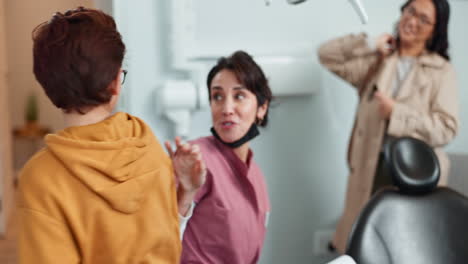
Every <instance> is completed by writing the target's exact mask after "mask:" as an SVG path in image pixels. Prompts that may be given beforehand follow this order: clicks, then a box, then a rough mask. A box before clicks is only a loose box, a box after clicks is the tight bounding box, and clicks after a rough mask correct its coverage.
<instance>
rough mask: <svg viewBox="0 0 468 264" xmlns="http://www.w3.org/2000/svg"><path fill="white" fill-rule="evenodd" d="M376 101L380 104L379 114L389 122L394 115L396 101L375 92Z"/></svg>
mask: <svg viewBox="0 0 468 264" xmlns="http://www.w3.org/2000/svg"><path fill="white" fill-rule="evenodd" d="M374 97H375V99H376V100H377V102H378V104H379V114H380V116H381V117H382V119H384V120H389V119H390V116H391V115H392V110H393V105H394V104H395V100H393V99H392V98H390V97H388V96H387V95H385V94H383V93H382V92H380V91H377V92H375V95H374Z"/></svg>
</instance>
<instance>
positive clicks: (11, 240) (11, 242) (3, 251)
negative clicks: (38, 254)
mask: <svg viewBox="0 0 468 264" xmlns="http://www.w3.org/2000/svg"><path fill="white" fill-rule="evenodd" d="M16 222H17V221H15V216H14V213H13V218H12V219H10V221H8V223H9V227H8V229H7V230H8V232H7V234H6V235H5V237H3V238H0V264H16V263H17V257H16V234H17V227H16Z"/></svg>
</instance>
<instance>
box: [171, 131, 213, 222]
mask: <svg viewBox="0 0 468 264" xmlns="http://www.w3.org/2000/svg"><path fill="white" fill-rule="evenodd" d="M175 144H176V149H175V151H173V150H172V147H171V144H170V142H169V141H166V142H165V143H164V145H165V146H166V149H167V151H168V152H169V156H170V157H171V159H172V165H173V167H174V173H175V176H176V178H177V181H178V187H177V201H178V203H179V213H180V214H181V215H185V214H186V213H187V211H188V209H189V208H190V204H191V203H192V201H193V199H194V198H195V195H196V194H197V191H198V190H199V189H200V187H201V186H203V184H204V183H205V181H206V167H205V163H204V162H203V159H202V155H201V152H200V148H199V147H198V145H191V144H189V143H182V140H181V139H180V138H179V137H176V138H175Z"/></svg>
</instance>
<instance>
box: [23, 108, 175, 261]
mask: <svg viewBox="0 0 468 264" xmlns="http://www.w3.org/2000/svg"><path fill="white" fill-rule="evenodd" d="M45 141H46V148H45V149H43V150H42V151H40V152H39V153H37V154H36V155H35V156H34V157H33V158H32V159H31V160H30V161H29V162H28V163H27V164H26V165H25V167H24V168H23V170H22V173H21V175H20V185H19V186H20V187H19V199H18V207H19V209H18V211H19V216H20V225H19V226H20V230H19V231H20V235H19V259H20V263H28V264H29V263H34V264H42V263H44V264H45V263H47V264H54V263H60V264H66V263H84V264H86V263H96V264H101V263H111V264H118V263H122V264H123V263H125V264H129V263H148V264H149V263H158V264H159V263H162V264H165V263H171V264H173V263H179V258H180V253H181V243H180V239H179V223H178V212H177V202H176V192H175V180H174V177H173V173H172V167H171V161H170V159H169V157H168V156H167V155H166V153H165V152H164V150H163V149H162V147H161V145H160V144H159V142H158V141H157V139H156V138H155V136H154V135H153V133H152V132H151V130H150V128H149V127H148V126H147V125H146V124H145V123H144V122H143V121H142V120H140V119H138V118H136V117H133V116H131V115H129V114H126V113H117V114H115V115H113V116H111V117H109V118H108V119H106V120H104V121H102V122H99V123H97V124H92V125H88V126H80V127H70V128H67V129H65V130H62V131H60V132H58V133H57V134H51V135H47V136H46V138H45Z"/></svg>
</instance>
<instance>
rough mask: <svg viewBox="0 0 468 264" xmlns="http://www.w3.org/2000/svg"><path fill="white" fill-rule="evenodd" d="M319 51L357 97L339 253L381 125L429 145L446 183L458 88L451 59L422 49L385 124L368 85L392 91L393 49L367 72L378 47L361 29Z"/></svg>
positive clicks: (366, 193)
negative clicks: (375, 68)
mask: <svg viewBox="0 0 468 264" xmlns="http://www.w3.org/2000/svg"><path fill="white" fill-rule="evenodd" d="M318 54H319V59H320V62H321V63H322V64H323V65H324V66H325V67H327V68H328V69H329V70H330V71H331V72H333V73H335V74H336V75H338V76H339V77H340V78H342V79H344V80H345V81H347V82H349V83H350V84H351V85H352V86H353V87H354V88H356V89H357V91H358V93H359V97H360V98H359V105H358V109H357V112H356V119H355V122H354V128H353V132H352V136H351V138H350V142H349V147H348V165H349V168H350V175H349V178H348V185H347V191H346V200H345V209H344V213H343V215H342V216H341V219H340V221H339V223H338V226H337V229H336V232H335V236H334V239H333V242H334V245H335V246H336V247H337V249H338V250H339V251H340V252H342V253H343V252H344V251H345V248H346V242H347V239H348V235H349V233H350V231H351V228H352V225H353V223H354V221H355V219H356V217H357V216H358V215H359V212H360V211H361V209H362V208H363V207H364V205H365V204H366V203H367V201H368V200H369V198H370V195H371V188H372V185H373V180H374V174H375V170H376V167H377V162H378V157H379V152H380V149H381V147H382V142H383V137H384V134H385V130H386V132H387V133H388V134H389V135H390V136H395V137H401V136H411V137H415V138H419V139H422V140H424V141H425V142H427V143H429V144H430V145H431V146H433V147H434V149H435V151H436V153H437V155H438V158H439V162H440V165H441V172H442V173H441V179H440V181H439V185H446V183H447V176H448V170H449V160H448V158H447V156H446V154H445V153H444V152H443V151H442V149H441V147H443V146H444V145H446V144H447V143H449V142H450V141H451V140H452V139H453V138H454V137H455V135H456V133H457V131H458V91H457V86H456V80H455V71H454V69H453V67H452V65H451V64H450V63H449V62H448V61H447V60H445V59H444V58H442V57H440V56H439V55H437V54H434V53H425V54H423V55H421V56H419V57H418V58H417V61H416V63H415V64H414V66H413V67H412V69H411V71H410V72H409V74H408V76H407V78H406V79H405V80H404V82H403V83H402V86H401V87H400V89H399V91H398V93H397V94H396V96H395V98H394V100H395V101H396V103H395V106H394V108H393V111H392V114H391V117H390V120H389V122H388V126H387V122H386V121H383V120H382V119H381V118H380V116H379V109H378V104H377V103H376V100H373V98H372V96H371V91H372V87H373V86H374V85H376V86H377V88H378V90H380V91H382V92H383V93H385V94H387V95H390V94H391V90H392V85H393V80H394V79H395V78H396V68H397V62H398V55H397V54H396V53H394V54H393V55H390V56H389V57H387V58H386V59H385V60H384V61H383V62H382V64H381V66H380V67H379V71H378V72H376V74H374V76H373V77H372V78H366V76H367V75H368V72H369V68H370V67H371V66H372V65H375V62H376V61H377V53H376V51H375V50H372V49H371V48H370V47H369V46H368V44H367V39H366V35H365V34H360V35H348V36H345V37H341V38H338V39H334V40H331V41H328V42H326V43H325V44H323V45H322V46H321V47H320V48H319V51H318ZM365 79H368V80H367V81H366V80H365ZM366 82H367V84H366Z"/></svg>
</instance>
